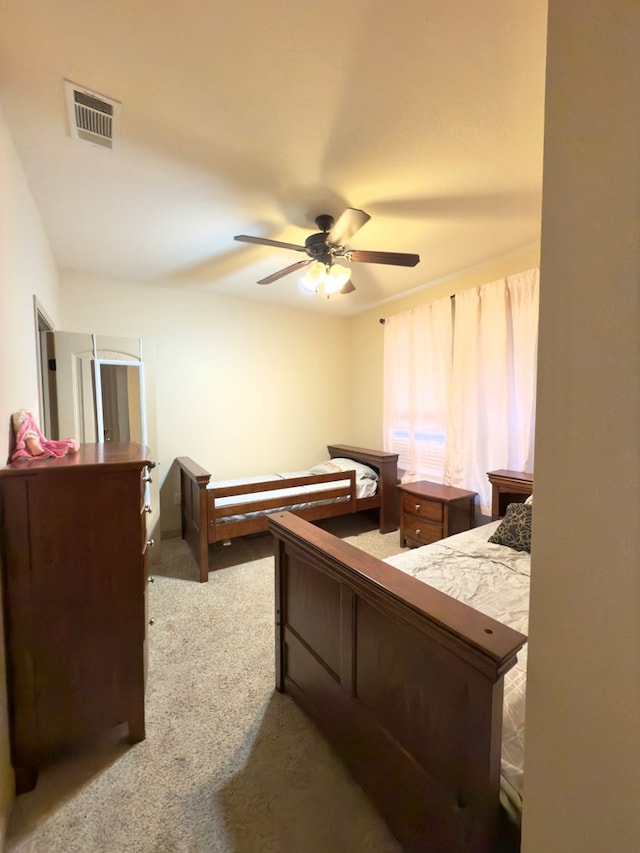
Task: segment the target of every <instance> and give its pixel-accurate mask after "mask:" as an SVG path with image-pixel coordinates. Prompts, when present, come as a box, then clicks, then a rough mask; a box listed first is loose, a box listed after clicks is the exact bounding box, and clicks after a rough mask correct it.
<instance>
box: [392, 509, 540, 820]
mask: <svg viewBox="0 0 640 853" xmlns="http://www.w3.org/2000/svg"><path fill="white" fill-rule="evenodd" d="M499 524H500V522H499V521H493V522H491V523H490V524H485V525H483V526H482V527H476V528H474V529H473V530H469V531H467V532H465V533H458V534H456V535H455V536H450V537H449V538H448V539H442V540H440V541H439V542H434V543H433V544H432V545H425V546H423V547H421V548H415V549H413V550H411V551H405V552H403V553H402V554H398V555H396V556H394V557H388V558H387V559H386V561H385V562H387V563H389V564H390V565H392V566H395V567H396V568H398V569H401V570H402V571H403V572H406V573H407V574H410V575H413V576H414V577H416V578H418V579H419V580H422V581H424V582H425V583H428V584H430V585H431V586H433V587H436V588H437V589H439V590H441V591H442V592H445V593H446V594H447V595H450V596H451V597H452V598H457V599H458V600H460V601H464V602H465V603H466V604H470V605H471V606H472V607H474V608H475V609H476V610H479V611H481V612H482V613H485V614H486V615H487V616H491V617H492V618H494V619H497V620H498V621H499V622H502V623H503V624H505V625H509V626H510V627H511V628H514V629H515V630H517V631H520V632H521V633H523V634H526V633H527V630H528V611H529V574H530V567H531V555H530V554H529V553H527V552H524V551H514V550H513V549H512V548H507V547H505V546H503V545H494V544H492V543H490V542H488V541H487V540H488V539H489V536H491V534H492V533H494V531H495V530H496V528H497V527H498V525H499ZM526 672H527V646H526V645H525V646H524V648H523V649H522V650H521V651H520V652H519V653H518V661H517V663H516V664H515V666H514V667H513V668H512V669H511V670H510V671H509V672H508V673H507V674H506V675H505V680H504V710H503V723H502V769H501V786H502V801H503V804H504V805H505V807H506V808H508V809H509V811H510V812H511V813H512V814H513V815H514V816H515V817H516V818H518V816H519V814H520V812H521V811H522V772H523V762H524V707H525V683H526Z"/></svg>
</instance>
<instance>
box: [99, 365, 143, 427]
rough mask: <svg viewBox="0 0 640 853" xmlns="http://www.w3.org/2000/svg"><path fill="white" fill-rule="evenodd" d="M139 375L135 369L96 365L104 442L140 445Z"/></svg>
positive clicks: (128, 366) (138, 371) (127, 366)
mask: <svg viewBox="0 0 640 853" xmlns="http://www.w3.org/2000/svg"><path fill="white" fill-rule="evenodd" d="M139 373H140V368H139V367H138V366H137V365H132V364H101V365H100V377H101V385H102V420H103V435H104V441H137V442H140V443H142V419H141V411H140V375H139Z"/></svg>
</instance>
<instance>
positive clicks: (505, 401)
mask: <svg viewBox="0 0 640 853" xmlns="http://www.w3.org/2000/svg"><path fill="white" fill-rule="evenodd" d="M538 289H539V273H538V270H529V271H527V272H525V273H519V274H518V275H513V276H509V277H508V278H506V279H501V280H499V281H495V282H492V283H491V284H486V285H484V286H483V287H479V288H475V289H472V290H465V291H462V292H461V293H458V294H456V298H455V315H454V332H453V362H452V369H451V386H450V398H449V422H448V428H447V445H446V458H445V468H444V482H445V483H447V484H449V485H452V486H460V487H462V488H466V489H472V490H473V491H475V492H478V494H479V496H480V506H481V510H482V512H484V513H489V512H490V508H491V492H490V484H489V482H488V480H487V471H491V470H495V469H498V468H507V469H511V470H514V471H533V452H534V428H535V392H536V387H535V385H536V360H537V340H538Z"/></svg>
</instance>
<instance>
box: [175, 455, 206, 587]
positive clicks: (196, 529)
mask: <svg viewBox="0 0 640 853" xmlns="http://www.w3.org/2000/svg"><path fill="white" fill-rule="evenodd" d="M176 462H177V463H178V467H179V468H180V524H181V532H182V538H183V539H185V540H186V541H187V543H188V545H189V547H190V548H191V550H192V552H193V556H194V557H195V558H196V561H197V563H198V570H199V573H200V577H199V580H200V583H205V582H206V581H208V580H209V537H208V527H209V519H208V512H207V484H208V483H209V480H210V479H211V474H210V473H209V472H208V471H205V470H204V468H202V467H201V466H200V465H198V464H197V463H196V462H194V461H193V459H190V458H189V457H188V456H180V457H178V458H177V459H176Z"/></svg>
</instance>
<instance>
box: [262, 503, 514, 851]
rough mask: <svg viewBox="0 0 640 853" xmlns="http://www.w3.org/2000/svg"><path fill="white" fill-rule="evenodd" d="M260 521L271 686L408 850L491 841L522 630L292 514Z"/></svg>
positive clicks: (497, 836) (488, 847)
mask: <svg viewBox="0 0 640 853" xmlns="http://www.w3.org/2000/svg"><path fill="white" fill-rule="evenodd" d="M269 527H270V529H271V532H272V534H273V536H274V537H275V568H276V620H275V621H276V628H275V644H276V687H277V689H278V690H279V691H281V692H286V693H288V694H289V695H290V696H291V697H292V698H293V699H294V700H295V701H296V702H297V704H299V705H300V707H301V708H302V709H303V710H304V711H305V712H306V713H307V714H308V715H309V716H310V717H311V718H312V720H314V721H315V723H316V724H317V726H318V727H319V729H320V730H321V731H322V732H323V734H324V735H325V736H326V737H327V739H328V741H329V743H330V744H331V745H332V746H333V747H334V748H335V749H336V751H337V753H338V754H339V755H340V756H341V757H342V758H343V760H344V761H345V762H346V764H347V766H348V767H349V769H350V770H351V773H352V775H353V776H354V777H355V779H356V781H358V782H359V784H360V785H361V787H362V788H363V789H364V790H365V791H366V792H367V793H368V794H369V795H370V796H371V798H372V799H373V802H374V803H375V805H376V807H377V809H378V811H379V812H380V814H381V816H382V817H383V818H384V819H385V821H386V822H387V824H388V826H389V827H390V829H391V831H392V832H393V833H394V835H395V836H396V837H397V839H398V840H399V841H400V842H401V844H402V845H403V846H404V848H405V849H406V850H408V851H415V853H418V851H420V853H425V851H434V853H488V851H494V850H496V849H498V846H497V845H498V844H500V845H502V844H503V843H504V830H505V827H506V828H507V831H508V832H513V831H514V830H513V829H512V828H509V827H508V825H507V823H506V819H505V817H504V814H503V812H502V809H501V807H500V805H499V793H500V753H501V729H502V702H503V677H504V674H505V673H506V672H507V671H508V670H509V669H510V668H511V667H512V666H513V664H514V663H515V661H516V656H517V653H518V651H519V649H520V648H522V646H523V645H524V643H525V642H526V637H525V636H524V635H522V634H520V633H518V632H517V631H514V630H512V629H511V628H508V627H507V626H505V625H502V624H501V623H499V622H496V621H494V620H493V619H490V618H489V617H486V616H484V615H482V614H481V613H479V612H478V611H476V610H474V609H473V608H471V607H469V606H467V605H465V604H462V603H461V602H459V601H456V600H455V599H453V598H450V597H449V596H447V595H444V594H443V593H441V592H439V591H438V590H436V589H434V588H433V587H430V586H429V585H427V584H425V583H423V582H421V581H419V580H417V579H416V578H413V577H411V576H410V575H406V574H405V573H403V572H401V571H399V570H397V569H395V568H393V567H392V566H389V565H387V564H386V563H384V562H382V561H380V560H378V559H376V558H374V557H372V556H370V555H368V554H366V553H364V552H363V551H360V550H359V549H357V548H355V547H353V546H352V545H350V544H348V543H346V542H343V541H341V540H340V539H338V538H336V537H334V536H332V535H330V534H328V533H326V532H325V531H323V530H322V529H321V528H318V527H317V526H314V525H311V524H308V523H307V522H306V521H304V520H302V519H300V518H296V517H295V516H294V515H292V514H291V513H276V514H275V515H271V516H270V518H269ZM515 834H516V835H517V831H516V833H515ZM499 849H504V847H500V848H499ZM509 849H517V843H516V846H515V848H514V847H510V848H509Z"/></svg>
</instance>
